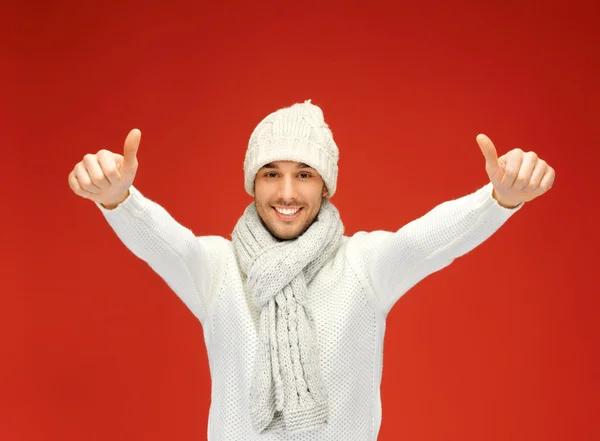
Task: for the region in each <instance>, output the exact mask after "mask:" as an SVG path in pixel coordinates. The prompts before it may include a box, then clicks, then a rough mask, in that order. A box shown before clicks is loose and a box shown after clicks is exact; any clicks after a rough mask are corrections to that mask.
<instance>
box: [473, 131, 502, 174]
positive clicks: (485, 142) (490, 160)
mask: <svg viewBox="0 0 600 441" xmlns="http://www.w3.org/2000/svg"><path fill="white" fill-rule="evenodd" d="M475 139H476V140H477V144H478V145H479V148H480V149H481V153H482V154H483V157H484V158H485V169H486V171H487V173H488V175H489V176H490V179H492V180H495V179H496V177H497V176H500V175H499V172H500V163H499V161H498V152H497V151H496V147H495V146H494V143H493V142H492V140H491V139H490V138H488V137H487V136H486V135H484V134H483V133H480V134H479V135H477V137H476V138H475Z"/></svg>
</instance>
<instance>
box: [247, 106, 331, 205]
mask: <svg viewBox="0 0 600 441" xmlns="http://www.w3.org/2000/svg"><path fill="white" fill-rule="evenodd" d="M338 159H339V150H338V147H337V145H336V143H335V141H334V139H333V134H332V132H331V130H330V129H329V126H328V125H327V123H325V120H324V118H323V111H322V110H321V108H320V107H318V106H315V105H314V104H312V103H311V100H306V101H305V102H304V103H296V104H293V105H292V106H290V107H285V108H283V109H279V110H277V111H275V112H273V113H271V114H269V115H267V116H266V117H265V118H264V119H263V120H262V121H261V122H260V123H259V124H258V125H257V126H256V128H255V129H254V130H253V131H252V134H251V135H250V140H249V142H248V150H247V151H246V157H245V159H244V187H245V189H246V192H247V193H248V194H249V195H250V196H254V178H255V177H256V173H257V172H258V170H259V169H260V168H261V167H263V166H264V165H265V164H268V163H270V162H274V161H296V162H303V163H305V164H307V165H309V166H311V167H312V168H314V169H315V170H317V172H318V173H319V174H320V175H321V178H323V181H324V182H325V185H326V186H327V190H328V194H327V195H326V197H327V198H331V197H332V196H333V195H334V194H335V191H336V188H337V177H338V164H337V163H338Z"/></svg>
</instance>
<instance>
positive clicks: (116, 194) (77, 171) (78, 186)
mask: <svg viewBox="0 0 600 441" xmlns="http://www.w3.org/2000/svg"><path fill="white" fill-rule="evenodd" d="M141 137H142V133H141V132H140V131H139V130H138V129H133V130H132V131H131V132H129V134H128V135H127V138H125V146H124V149H123V150H124V151H123V155H119V154H118V153H113V152H111V151H108V150H99V151H98V153H96V154H92V153H88V154H87V155H85V156H84V157H83V160H82V161H80V162H79V163H77V164H76V165H75V167H74V168H73V170H72V171H71V173H69V187H71V190H73V192H74V193H75V194H76V195H78V196H81V197H83V198H86V199H90V200H92V201H95V202H98V203H100V204H102V205H103V206H104V207H105V208H109V209H112V208H115V207H116V206H117V205H119V204H120V203H121V202H123V201H124V200H125V199H127V197H128V196H129V187H131V185H132V184H133V180H134V178H135V174H136V172H137V168H138V161H137V151H138V147H139V145H140V139H141Z"/></svg>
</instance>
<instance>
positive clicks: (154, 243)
mask: <svg viewBox="0 0 600 441" xmlns="http://www.w3.org/2000/svg"><path fill="white" fill-rule="evenodd" d="M129 193H130V195H129V197H128V198H127V199H126V200H125V201H123V202H121V204H119V205H118V206H117V207H116V208H114V209H112V210H109V209H106V208H104V207H103V206H102V205H100V204H98V203H96V206H97V207H98V208H99V209H100V211H101V212H102V213H103V215H104V217H105V219H106V221H107V222H108V224H109V225H110V227H111V228H112V229H113V230H114V232H115V233H116V235H117V236H118V237H119V239H120V240H121V241H122V242H123V244H124V245H125V246H126V247H127V248H128V249H129V250H130V251H131V252H132V253H133V254H134V255H135V256H137V257H138V258H140V259H142V260H143V261H145V262H146V263H147V264H148V265H149V266H150V267H151V268H152V269H153V270H154V271H155V272H156V273H157V274H158V275H159V276H160V277H161V278H162V279H163V280H164V281H165V282H166V283H167V285H168V286H169V287H170V288H171V289H172V290H173V291H174V292H175V293H176V294H177V296H178V297H179V298H180V299H181V300H182V301H183V303H185V305H186V306H187V307H188V308H189V309H190V310H191V312H192V313H193V314H194V315H195V316H196V317H197V318H198V319H199V320H200V322H201V323H204V319H205V317H206V312H207V310H208V306H209V305H208V296H209V287H210V280H209V279H210V261H209V258H208V251H207V250H206V249H205V247H204V246H203V244H202V243H201V238H199V237H196V236H195V235H194V233H192V231H190V230H189V229H188V228H186V227H184V226H182V225H181V224H179V223H178V222H177V221H175V219H173V217H171V215H170V214H169V213H168V212H167V211H166V210H165V209H164V208H163V207H162V206H160V205H159V204H157V203H155V202H153V201H151V200H150V199H148V198H146V197H144V196H143V195H142V193H141V192H140V191H139V190H138V189H137V188H135V187H133V186H132V187H130V189H129Z"/></svg>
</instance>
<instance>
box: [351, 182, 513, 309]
mask: <svg viewBox="0 0 600 441" xmlns="http://www.w3.org/2000/svg"><path fill="white" fill-rule="evenodd" d="M492 190H493V186H492V184H491V183H488V184H486V185H485V186H483V187H480V188H479V189H478V190H476V191H475V192H473V193H471V194H468V195H466V196H463V197H461V198H458V199H453V200H449V201H446V202H443V203H441V204H439V205H437V206H436V207H434V208H433V209H432V210H431V211H429V212H428V213H426V214H425V215H423V216H422V217H420V218H417V219H415V220H413V221H412V222H410V223H408V224H406V225H404V226H403V227H402V228H400V230H398V231H396V232H385V231H379V232H374V233H371V235H370V236H371V237H369V235H367V236H366V237H365V238H368V240H366V241H365V242H364V243H365V247H366V248H367V249H365V250H364V251H365V252H364V254H363V256H364V258H365V259H366V261H365V262H364V263H365V264H366V265H365V266H366V270H367V273H368V277H369V279H370V280H371V284H372V285H373V288H374V291H375V296H376V300H377V303H378V305H379V307H380V308H381V309H382V312H383V313H384V314H385V315H387V314H388V313H389V311H390V310H391V308H392V307H393V305H394V304H395V303H396V301H398V299H399V298H400V297H401V296H402V295H403V294H404V293H406V292H407V291H408V290H409V289H410V288H411V287H413V286H414V285H415V284H416V283H418V282H419V281H420V280H422V279H424V278H425V277H427V276H428V275H430V274H432V273H434V272H436V271H439V270H440V269H442V268H444V267H446V266H448V265H449V264H450V263H452V261H453V260H454V259H456V258H457V257H460V256H462V255H464V254H466V253H468V252H469V251H471V250H472V249H474V248H475V247H477V246H478V245H480V244H481V243H482V242H484V241H485V240H486V239H488V238H489V237H490V236H491V235H492V234H494V232H496V231H497V230H498V229H499V228H500V227H501V226H502V225H503V224H504V222H506V221H507V220H508V219H509V218H510V217H511V216H512V215H513V214H514V213H516V212H517V211H518V210H520V209H521V208H522V207H523V203H521V204H520V205H518V206H517V207H515V208H505V207H502V206H501V205H499V204H498V202H497V201H496V200H495V199H494V198H493V197H492ZM369 248H370V249H369Z"/></svg>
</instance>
